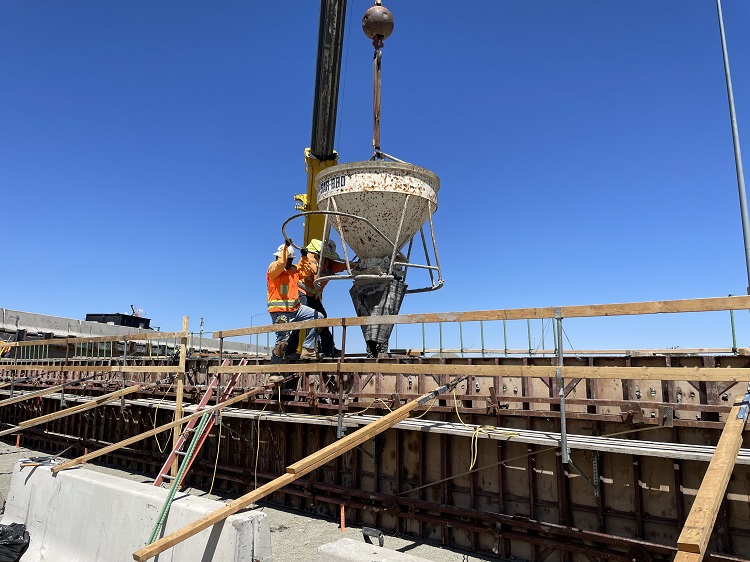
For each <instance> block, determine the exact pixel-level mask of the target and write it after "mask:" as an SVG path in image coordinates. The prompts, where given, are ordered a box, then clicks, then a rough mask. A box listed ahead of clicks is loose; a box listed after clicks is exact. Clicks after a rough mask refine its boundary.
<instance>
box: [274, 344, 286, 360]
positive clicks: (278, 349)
mask: <svg viewBox="0 0 750 562" xmlns="http://www.w3.org/2000/svg"><path fill="white" fill-rule="evenodd" d="M288 345H289V344H288V343H287V342H285V341H280V342H279V343H277V344H276V345H275V346H274V347H273V354H274V355H275V356H276V357H282V358H283V357H284V355H286V349H287V346H288Z"/></svg>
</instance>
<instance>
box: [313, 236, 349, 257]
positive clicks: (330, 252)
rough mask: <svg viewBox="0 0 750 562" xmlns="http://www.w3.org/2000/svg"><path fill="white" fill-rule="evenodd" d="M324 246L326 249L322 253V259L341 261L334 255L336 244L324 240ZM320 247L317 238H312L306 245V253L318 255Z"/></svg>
mask: <svg viewBox="0 0 750 562" xmlns="http://www.w3.org/2000/svg"><path fill="white" fill-rule="evenodd" d="M325 246H326V249H325V252H323V257H324V258H328V259H329V260H335V261H342V259H341V256H339V255H338V254H337V253H336V242H334V241H333V240H326V244H325ZM320 247H321V243H320V240H318V239H317V238H313V239H312V240H310V243H309V244H308V245H307V251H308V252H310V253H312V254H320Z"/></svg>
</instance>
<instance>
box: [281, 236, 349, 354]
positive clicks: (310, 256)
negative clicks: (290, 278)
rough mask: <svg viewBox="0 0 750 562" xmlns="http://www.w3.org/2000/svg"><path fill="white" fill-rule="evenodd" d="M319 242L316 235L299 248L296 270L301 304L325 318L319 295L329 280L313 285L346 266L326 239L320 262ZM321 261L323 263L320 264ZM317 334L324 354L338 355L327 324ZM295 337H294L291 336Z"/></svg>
mask: <svg viewBox="0 0 750 562" xmlns="http://www.w3.org/2000/svg"><path fill="white" fill-rule="evenodd" d="M321 250H322V243H321V241H320V240H318V239H317V238H313V239H312V240H310V243H309V244H308V245H307V247H306V248H302V250H301V251H300V254H302V257H300V260H299V262H297V271H298V272H299V282H298V283H297V286H298V287H299V299H300V302H301V303H302V304H304V305H307V306H309V307H310V308H312V309H314V310H317V311H318V312H320V313H321V315H322V316H323V317H324V318H328V314H327V313H326V309H325V308H324V307H323V302H322V296H323V295H322V294H323V289H324V288H325V286H326V284H327V283H328V281H325V280H324V281H321V282H319V283H318V286H317V287H316V286H315V279H316V278H317V277H327V276H329V275H334V274H336V273H341V272H342V271H344V270H346V265H345V264H344V263H343V260H342V259H341V257H340V256H339V255H338V254H337V253H336V243H335V242H334V241H333V240H326V243H325V250H324V251H322V254H323V259H322V262H321V261H320V255H321ZM321 263H322V266H321ZM318 333H319V335H320V347H321V351H322V354H323V356H324V357H341V350H339V349H336V346H335V345H334V343H333V335H332V334H331V330H330V329H328V327H324V328H320V329H319V330H318ZM292 339H294V336H292Z"/></svg>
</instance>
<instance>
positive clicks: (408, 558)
mask: <svg viewBox="0 0 750 562" xmlns="http://www.w3.org/2000/svg"><path fill="white" fill-rule="evenodd" d="M318 562H430V561H429V560H427V559H426V558H418V557H416V556H412V555H411V554H405V553H403V552H399V551H397V550H390V549H388V548H382V547H380V546H377V545H374V544H369V543H366V542H364V541H355V540H354V539H339V540H337V541H336V542H332V543H327V544H324V545H321V546H319V547H318Z"/></svg>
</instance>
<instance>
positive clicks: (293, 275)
mask: <svg viewBox="0 0 750 562" xmlns="http://www.w3.org/2000/svg"><path fill="white" fill-rule="evenodd" d="M282 258H283V260H282ZM298 282H299V273H298V272H297V268H296V267H292V268H291V269H286V252H283V255H281V256H279V257H278V259H277V260H276V261H275V262H273V263H272V264H271V265H269V266H268V272H267V273H266V284H267V285H268V312H294V311H296V310H297V309H298V308H299V305H300V302H299V288H298V287H297V283H298Z"/></svg>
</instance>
